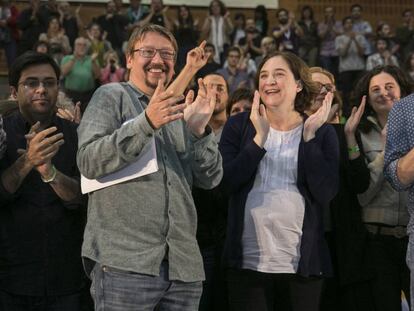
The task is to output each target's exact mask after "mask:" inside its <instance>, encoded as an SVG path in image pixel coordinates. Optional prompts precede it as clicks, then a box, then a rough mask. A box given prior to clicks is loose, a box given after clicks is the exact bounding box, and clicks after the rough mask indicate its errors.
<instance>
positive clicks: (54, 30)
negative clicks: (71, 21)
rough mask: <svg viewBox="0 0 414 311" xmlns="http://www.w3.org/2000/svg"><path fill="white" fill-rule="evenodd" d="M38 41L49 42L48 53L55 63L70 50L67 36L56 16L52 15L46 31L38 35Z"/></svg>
mask: <svg viewBox="0 0 414 311" xmlns="http://www.w3.org/2000/svg"><path fill="white" fill-rule="evenodd" d="M39 41H45V42H47V43H48V44H49V54H50V55H51V56H52V57H53V59H54V60H55V61H56V63H57V64H60V61H61V60H62V58H63V56H65V55H67V54H70V52H72V48H71V46H70V42H69V38H68V37H67V36H66V35H65V30H64V29H63V28H62V27H61V25H60V22H59V19H58V18H57V17H52V18H51V19H50V20H49V24H48V27H47V32H45V33H41V34H40V35H39Z"/></svg>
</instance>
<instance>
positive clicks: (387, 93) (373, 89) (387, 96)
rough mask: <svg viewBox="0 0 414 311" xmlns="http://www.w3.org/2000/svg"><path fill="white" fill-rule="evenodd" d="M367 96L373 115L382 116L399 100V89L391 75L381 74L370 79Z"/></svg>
mask: <svg viewBox="0 0 414 311" xmlns="http://www.w3.org/2000/svg"><path fill="white" fill-rule="evenodd" d="M368 96H369V104H370V105H371V107H372V109H373V110H374V111H375V113H376V114H384V113H388V112H389V111H390V110H391V108H392V106H393V105H394V102H396V101H397V100H399V99H400V97H401V89H400V86H399V85H398V83H397V81H396V80H395V79H394V77H393V76H392V75H390V74H388V73H386V72H381V73H379V74H377V75H375V76H373V77H372V78H371V81H370V82H369V89H368Z"/></svg>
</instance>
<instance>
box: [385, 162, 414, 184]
mask: <svg viewBox="0 0 414 311" xmlns="http://www.w3.org/2000/svg"><path fill="white" fill-rule="evenodd" d="M397 168H398V160H394V161H392V162H391V163H390V164H389V165H388V167H387V168H386V170H385V175H386V176H387V177H388V180H389V182H390V183H391V185H392V186H393V187H394V189H395V190H397V191H405V190H407V189H409V188H410V187H411V186H412V185H404V184H403V183H401V181H400V180H399V178H398V175H397Z"/></svg>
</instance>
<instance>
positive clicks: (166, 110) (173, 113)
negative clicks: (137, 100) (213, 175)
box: [145, 80, 186, 129]
mask: <svg viewBox="0 0 414 311" xmlns="http://www.w3.org/2000/svg"><path fill="white" fill-rule="evenodd" d="M173 95H174V94H173V92H172V91H165V87H164V85H163V83H162V81H161V80H158V86H157V88H156V89H155V92H154V94H153V95H152V97H151V100H150V102H149V104H148V106H147V108H146V109H145V114H146V116H147V119H148V121H149V122H150V125H151V126H152V128H153V129H159V128H160V127H162V126H163V125H165V124H167V123H170V122H173V121H175V120H178V119H181V118H182V117H183V116H184V114H183V110H184V108H185V106H186V104H185V103H184V104H178V103H179V102H180V101H182V100H183V99H184V96H183V95H180V96H173Z"/></svg>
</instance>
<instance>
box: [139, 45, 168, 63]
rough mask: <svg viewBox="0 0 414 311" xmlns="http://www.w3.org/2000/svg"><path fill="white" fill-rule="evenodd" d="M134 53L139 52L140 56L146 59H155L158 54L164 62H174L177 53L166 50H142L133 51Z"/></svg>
mask: <svg viewBox="0 0 414 311" xmlns="http://www.w3.org/2000/svg"><path fill="white" fill-rule="evenodd" d="M132 52H134V53H135V52H139V55H141V56H142V57H145V58H153V57H154V56H155V54H156V53H157V52H158V53H159V54H160V56H161V58H162V59H164V60H174V58H175V52H174V51H171V50H165V49H152V48H140V49H136V50H133V51H132Z"/></svg>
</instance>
